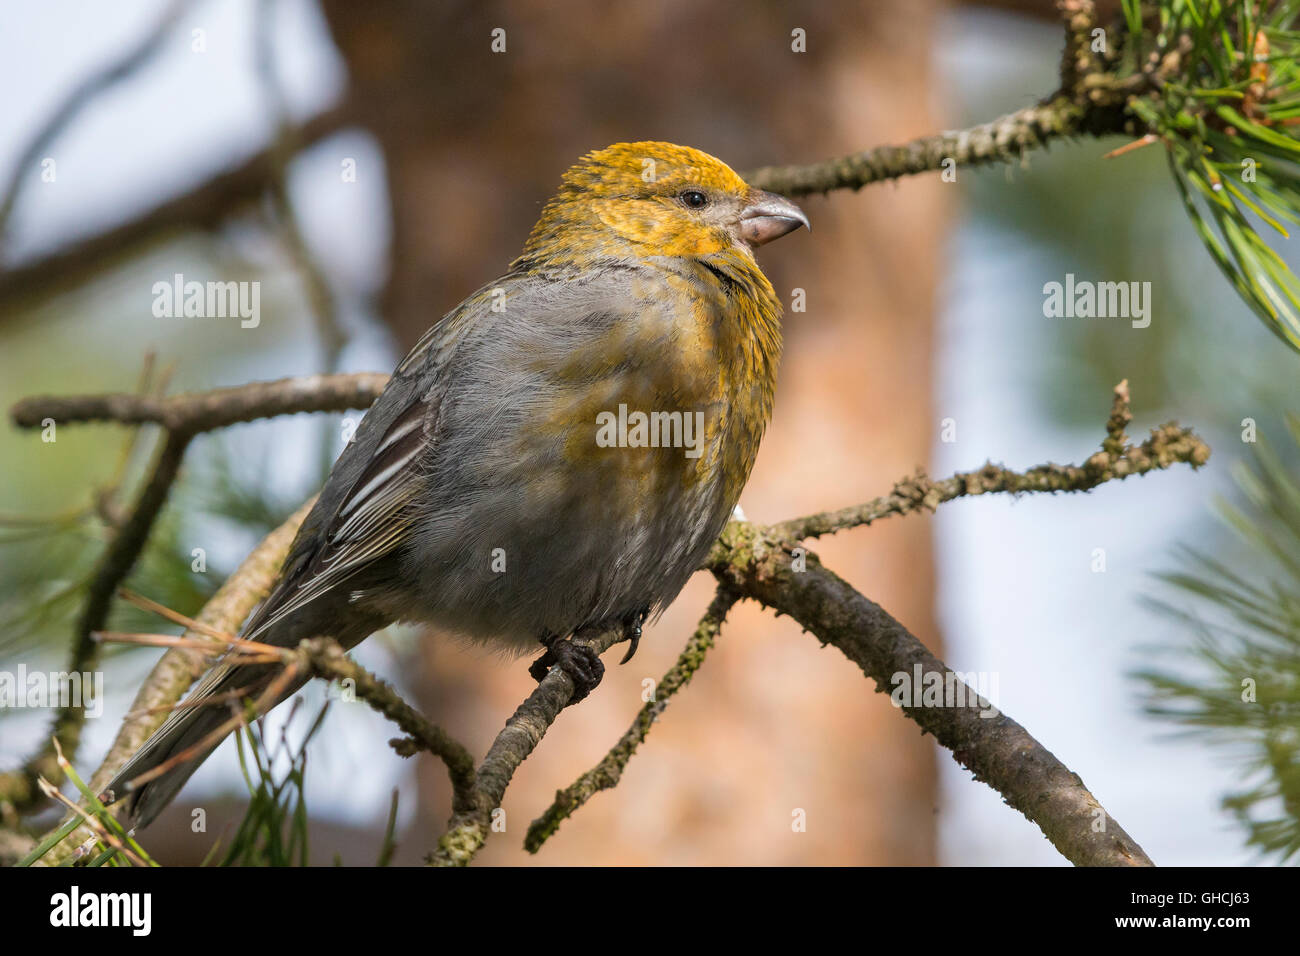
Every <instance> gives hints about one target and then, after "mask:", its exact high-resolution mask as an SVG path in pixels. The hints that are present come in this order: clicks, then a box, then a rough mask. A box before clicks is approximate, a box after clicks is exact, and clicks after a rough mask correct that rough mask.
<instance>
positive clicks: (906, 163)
mask: <svg viewBox="0 0 1300 956" xmlns="http://www.w3.org/2000/svg"><path fill="white" fill-rule="evenodd" d="M1086 117H1087V113H1086V111H1085V110H1084V109H1083V108H1081V107H1080V106H1079V104H1077V103H1076V102H1074V100H1073V99H1071V98H1070V97H1068V96H1055V97H1052V98H1051V99H1048V100H1046V101H1045V102H1042V103H1038V104H1036V105H1034V106H1029V107H1026V108H1025V109H1022V110H1017V111H1016V112H1014V113H1009V114H1007V115H1006V116H1002V117H999V118H998V119H995V120H993V121H992V122H989V123H981V124H980V125H978V126H972V127H970V128H969V129H961V130H952V131H949V132H943V133H935V134H934V135H932V136H922V137H920V138H919V139H914V140H912V141H911V142H910V143H905V144H903V145H902V146H875V147H872V148H871V149H866V150H863V151H862V152H860V153H852V154H850V155H848V156H840V157H837V158H835V159H827V160H823V161H821V162H817V163H808V164H806V165H801V166H800V165H796V166H764V167H763V168H761V169H755V170H752V171H751V172H748V173H744V174H743V177H744V179H745V181H746V182H748V183H751V184H753V185H755V186H757V187H758V188H760V189H767V190H770V191H772V192H778V193H782V194H784V195H786V196H805V195H808V194H810V193H827V192H830V191H832V190H835V189H854V190H857V189H861V188H862V187H863V186H869V185H871V184H872V183H878V182H884V181H886V180H890V179H900V178H902V177H903V176H914V175H916V174H918V173H926V172H936V171H938V170H941V169H943V168H944V164H945V162H949V163H955V164H956V165H957V166H959V167H964V166H985V165H988V164H990V163H1005V162H1011V161H1014V160H1017V159H1019V158H1021V157H1022V156H1024V155H1025V154H1026V153H1028V152H1030V151H1032V150H1035V149H1041V148H1043V147H1045V146H1046V145H1047V144H1048V143H1051V142H1052V141H1053V140H1058V139H1065V138H1068V137H1071V136H1078V135H1080V134H1081V133H1083V132H1084V131H1085V130H1084V128H1083V124H1084V120H1085V118H1086Z"/></svg>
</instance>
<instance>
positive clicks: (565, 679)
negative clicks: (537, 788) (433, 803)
mask: <svg viewBox="0 0 1300 956" xmlns="http://www.w3.org/2000/svg"><path fill="white" fill-rule="evenodd" d="M622 639H623V632H622V629H621V628H615V629H611V630H608V631H598V632H595V633H592V632H588V633H585V634H577V635H574V636H573V638H572V641H573V642H574V643H575V644H579V645H584V644H585V645H586V646H588V647H591V648H593V649H595V650H596V652H597V653H602V654H603V653H604V652H605V651H607V650H609V648H610V647H612V646H613V645H614V644H616V643H618V642H619V641H620V640H622ZM572 696H573V680H572V679H571V678H570V677H569V675H568V674H566V673H564V671H563V670H562V669H560V668H559V667H552V668H551V670H550V673H548V674H547V675H546V677H544V678H543V679H542V681H541V683H539V684H538V685H537V689H536V690H534V691H533V692H532V693H531V694H530V695H528V699H527V700H525V701H524V702H523V703H522V704H520V705H519V709H518V710H516V711H515V712H514V714H513V715H512V716H511V717H510V719H509V720H508V721H506V726H505V729H503V730H502V731H501V733H499V734H497V738H496V740H495V741H493V743H492V746H491V748H490V749H489V750H488V752H487V756H486V757H484V758H483V763H482V764H481V765H480V766H479V769H478V782H477V783H476V784H475V787H474V794H473V802H472V803H471V804H470V805H469V806H467V807H464V808H462V809H456V810H454V811H453V812H452V815H451V819H450V820H449V821H448V822H447V832H446V833H445V834H443V836H442V838H441V839H440V840H439V841H438V846H437V848H436V849H435V850H434V851H433V852H432V853H431V854H429V856H428V858H427V862H428V863H431V864H433V865H434V866H465V865H467V864H468V863H469V862H470V861H471V860H472V859H474V856H475V854H477V853H478V851H479V850H480V849H482V847H483V844H484V842H486V840H487V838H488V833H490V832H491V829H492V811H493V810H495V809H497V808H498V807H499V806H500V805H501V799H502V798H503V797H504V796H505V792H506V788H507V787H508V786H509V785H510V780H511V778H512V777H513V776H514V773H515V771H516V770H518V769H519V765H520V764H522V763H523V762H524V760H526V759H527V758H528V755H529V754H531V753H532V752H533V748H535V747H536V746H537V745H538V743H540V742H541V739H542V737H544V736H545V735H546V731H547V729H548V728H549V727H550V726H551V724H553V723H555V718H556V717H558V716H559V715H560V711H561V710H563V709H564V706H565V705H566V704H567V703H568V702H569V698H570V697H572Z"/></svg>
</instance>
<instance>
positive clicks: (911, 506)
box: [771, 381, 1210, 540]
mask: <svg viewBox="0 0 1300 956" xmlns="http://www.w3.org/2000/svg"><path fill="white" fill-rule="evenodd" d="M1132 418H1133V415H1132V412H1131V411H1130V410H1129V393H1128V382H1127V381H1124V382H1121V383H1120V384H1119V385H1117V386H1115V396H1114V403H1113V405H1112V408H1111V417H1110V419H1109V421H1108V422H1107V423H1106V438H1105V439H1104V441H1103V442H1102V447H1101V450H1100V451H1099V452H1097V453H1096V454H1094V455H1093V456H1092V457H1090V458H1089V459H1088V460H1087V461H1085V462H1084V463H1083V464H1082V465H1054V464H1050V463H1049V464H1045V465H1038V466H1037V467H1034V468H1029V469H1027V470H1025V471H1013V470H1011V469H1009V468H1005V467H1003V466H1001V465H995V464H993V463H992V462H989V463H988V464H986V465H984V467H983V468H979V469H977V470H975V471H961V472H958V473H957V474H955V475H952V476H951V477H949V478H944V479H943V480H941V481H933V480H931V479H930V478H928V477H926V475H925V474H924V472H918V473H917V474H915V475H913V476H912V477H910V478H903V479H901V480H900V481H899V482H898V484H896V485H894V489H893V491H891V492H890V493H889V494H887V495H882V496H881V497H879V498H875V499H872V500H871V501H868V502H865V503H863V504H859V505H853V506H851V507H848V508H841V509H840V510H838V511H823V512H821V513H819V514H814V515H806V516H804V517H802V518H793V519H791V520H789V521H782V522H781V523H779V524H776V525H773V526H772V529H771V533H772V535H773V536H774V537H776V538H778V539H781V540H801V539H807V538H818V537H821V536H822V535H824V534H833V533H835V532H837V531H844V530H846V529H848V528H856V527H858V526H859V525H868V524H871V523H872V522H873V521H878V520H880V519H881V518H887V517H890V516H891V515H905V514H910V513H911V512H913V511H934V509H935V508H937V507H938V506H939V505H941V504H943V503H944V502H945V501H953V500H954V499H956V498H970V497H974V496H976V495H987V494H995V493H1009V494H1013V495H1018V494H1027V493H1029V492H1050V493H1053V494H1054V493H1056V492H1079V491H1091V490H1092V489H1093V488H1096V487H1097V486H1098V485H1100V484H1103V483H1105V482H1107V481H1117V480H1122V479H1124V478H1128V477H1130V476H1132V475H1145V474H1146V473H1147V472H1150V471H1156V470H1158V469H1162V468H1168V467H1169V466H1170V465H1173V464H1177V463H1182V464H1187V465H1191V466H1192V467H1193V468H1199V467H1200V466H1201V465H1204V464H1205V463H1206V462H1207V461H1209V460H1210V448H1209V446H1208V445H1206V444H1205V442H1204V441H1202V440H1201V439H1200V438H1199V437H1197V435H1196V433H1195V432H1193V431H1192V430H1191V429H1190V428H1183V427H1180V426H1179V425H1177V424H1175V423H1173V422H1170V423H1168V424H1166V425H1161V426H1160V427H1159V428H1155V429H1153V430H1152V431H1151V435H1150V437H1149V438H1147V439H1146V440H1145V441H1143V442H1142V443H1141V444H1140V445H1130V444H1128V440H1127V439H1126V437H1125V435H1124V429H1125V428H1126V427H1127V426H1128V423H1129V422H1130V421H1131V420H1132Z"/></svg>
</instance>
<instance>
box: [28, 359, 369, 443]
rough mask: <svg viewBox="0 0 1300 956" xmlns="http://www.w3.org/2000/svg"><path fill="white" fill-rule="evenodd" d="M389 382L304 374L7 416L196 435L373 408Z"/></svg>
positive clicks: (46, 399) (44, 402)
mask: <svg viewBox="0 0 1300 956" xmlns="http://www.w3.org/2000/svg"><path fill="white" fill-rule="evenodd" d="M388 378H389V377H388V376H387V375H384V374H382V373H379V372H357V373H353V374H347V375H304V376H301V377H298V378H282V379H278V380H276V381H273V382H253V383H251V384H249V385H236V386H233V387H231V388H218V389H212V390H211V391H206V392H193V393H190V394H181V395H171V396H168V397H166V398H153V397H149V396H142V395H132V394H129V393H114V394H107V395H48V396H35V397H32V398H25V399H23V400H22V401H20V402H18V403H17V404H15V405H14V406H13V408H12V409H10V412H9V415H10V418H12V419H13V422H14V424H15V425H17V426H18V427H19V428H40V427H41V423H42V422H43V421H44V420H45V419H47V418H52V419H54V420H55V421H56V422H58V423H59V424H61V425H62V424H72V423H76V422H117V423H120V424H127V425H132V424H140V423H142V422H154V423H156V424H159V425H162V426H163V427H165V428H168V429H171V430H173V431H183V432H189V433H191V434H195V433H198V432H207V431H214V430H216V429H218V428H225V427H226V426H228V425H234V424H237V423H239V422H251V421H256V420H257V419H259V418H271V417H273V416H276V415H293V414H297V413H299V412H341V411H346V410H348V409H350V408H369V407H370V405H371V404H372V403H373V402H374V400H375V399H376V398H378V397H379V393H380V392H382V391H383V390H384V386H385V385H386V384H388Z"/></svg>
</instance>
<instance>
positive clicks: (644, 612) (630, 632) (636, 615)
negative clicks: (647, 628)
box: [619, 607, 650, 664]
mask: <svg viewBox="0 0 1300 956" xmlns="http://www.w3.org/2000/svg"><path fill="white" fill-rule="evenodd" d="M649 616H650V608H649V607H643V608H641V609H640V610H638V611H633V612H632V613H631V614H629V615H628V616H627V617H626V618H624V619H623V640H625V641H627V642H628V649H627V653H626V654H624V655H623V659H622V660H621V661H619V663H620V664H626V663H627V662H628V661H630V660H631V659H632V657H633V655H635V654H636V649H637V646H638V645H639V644H640V643H641V625H642V624H644V623H645V619H646V618H648V617H649Z"/></svg>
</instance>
